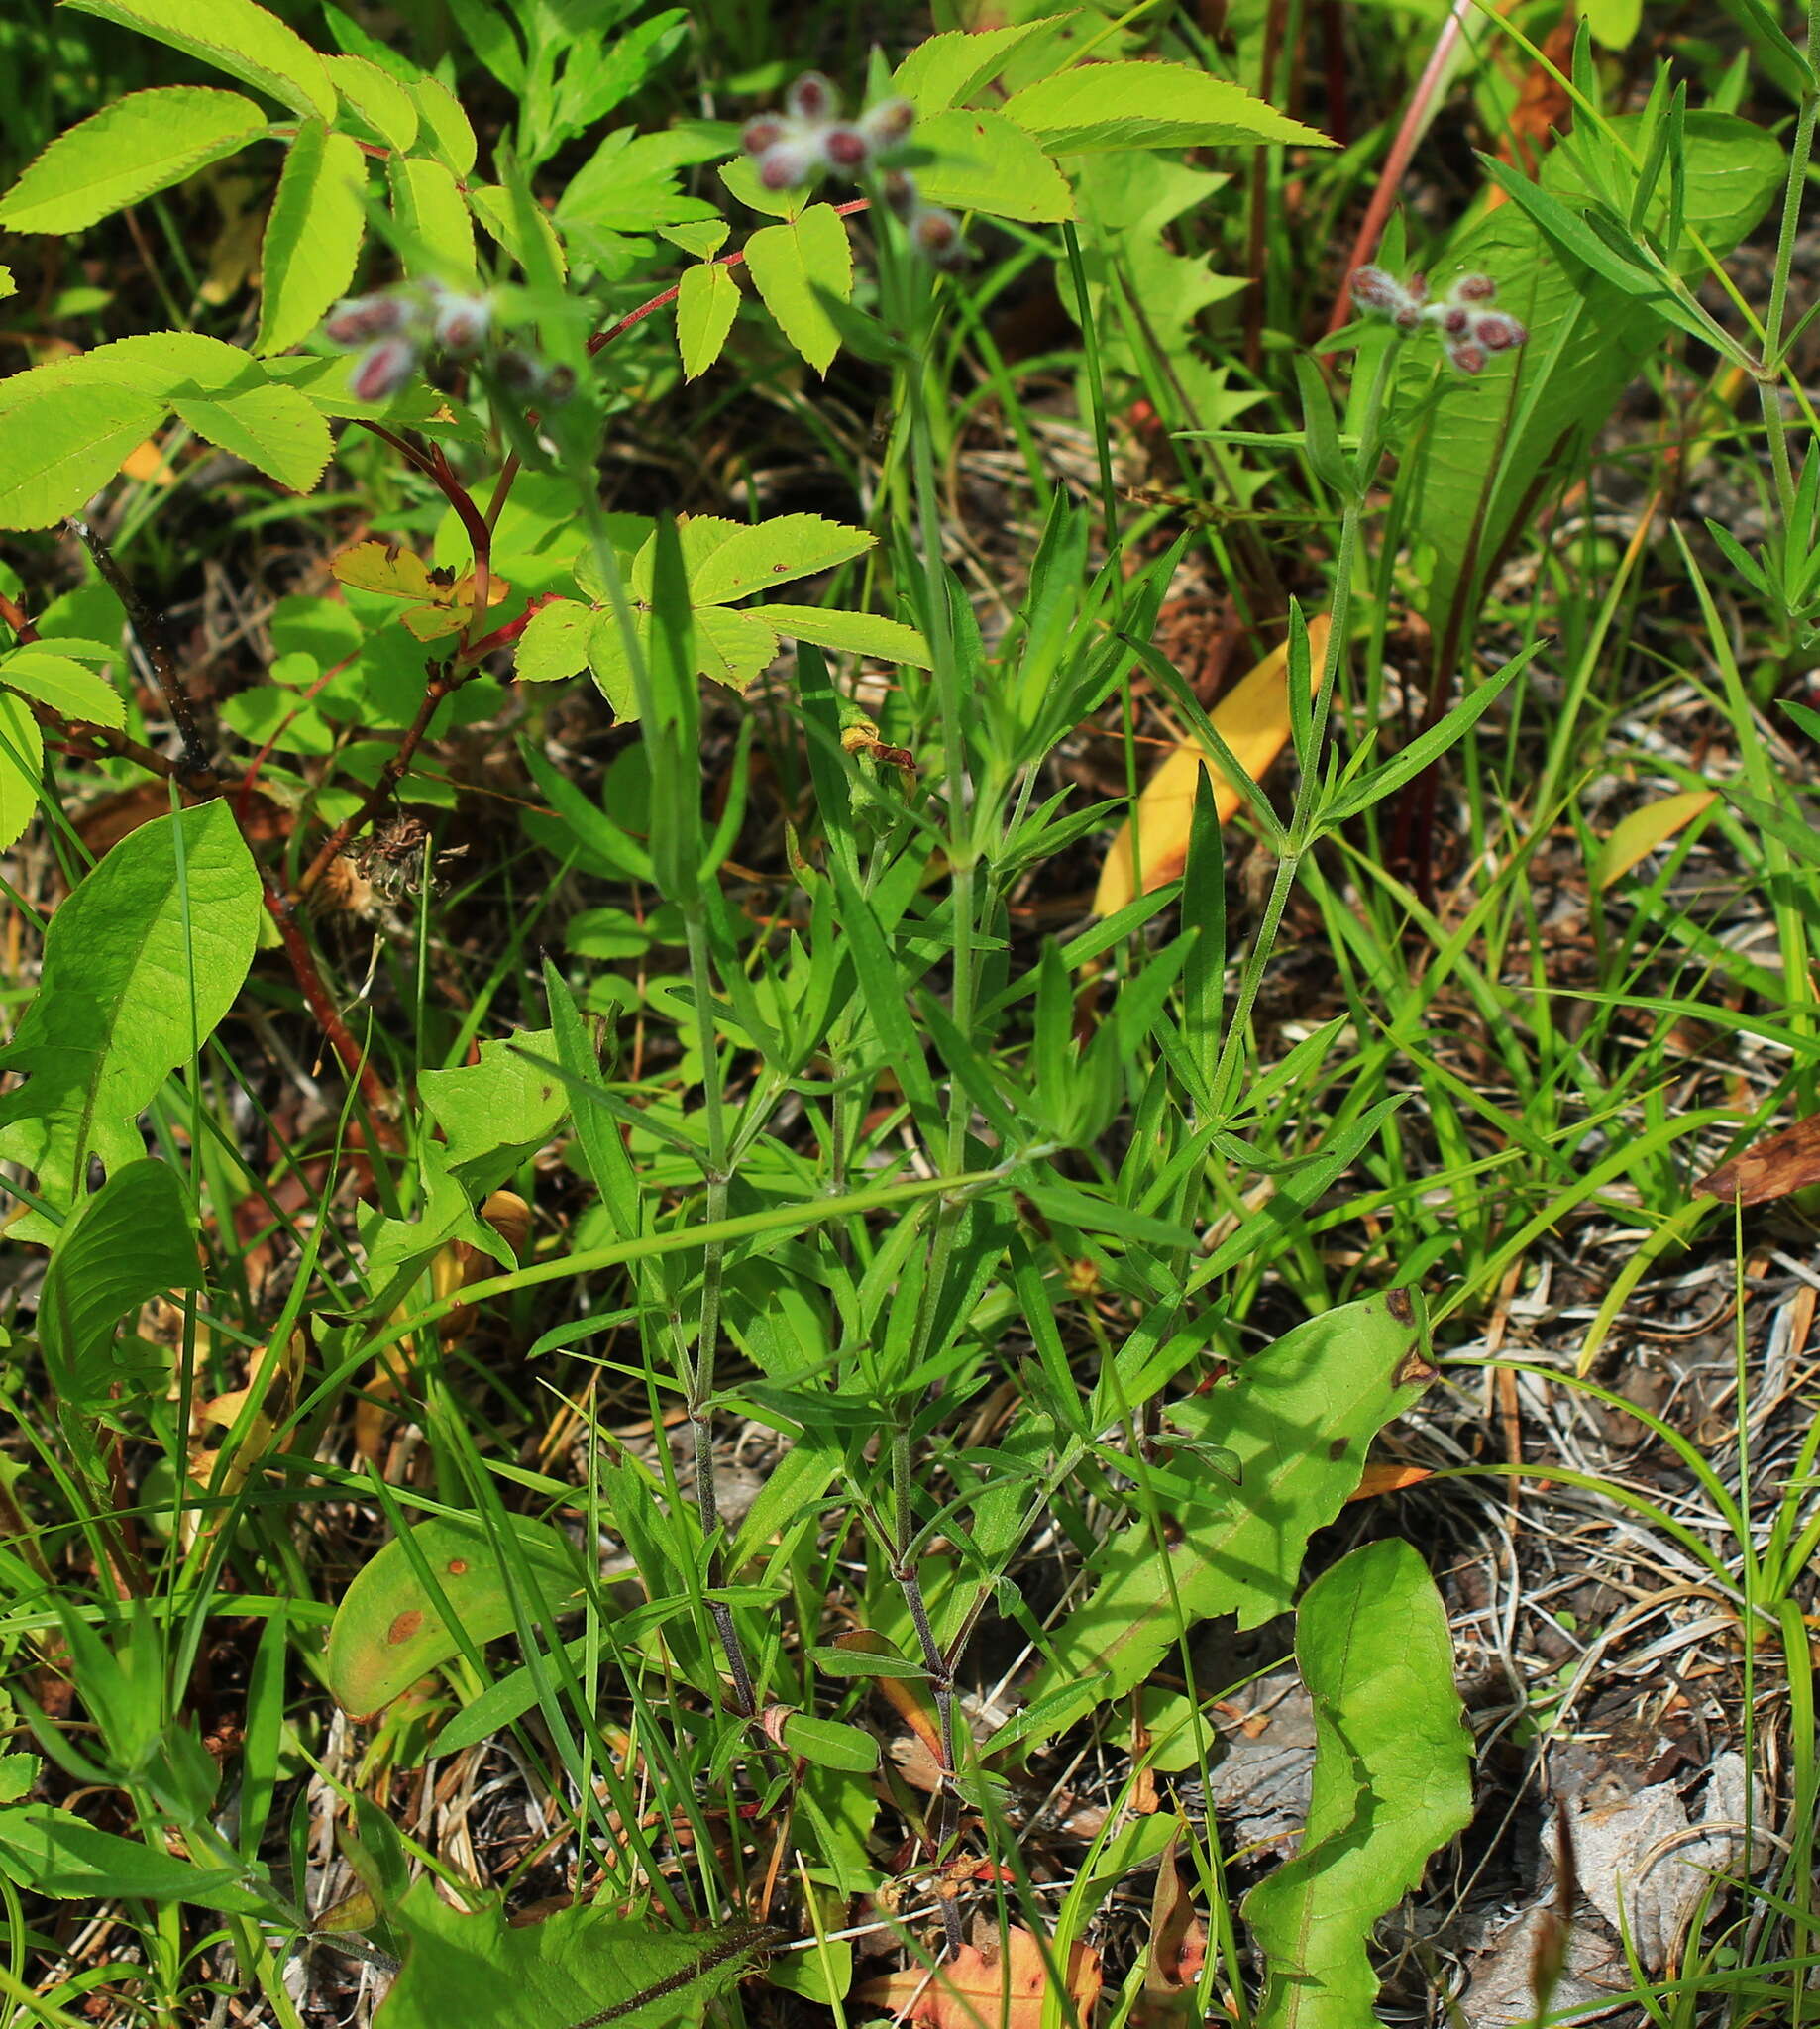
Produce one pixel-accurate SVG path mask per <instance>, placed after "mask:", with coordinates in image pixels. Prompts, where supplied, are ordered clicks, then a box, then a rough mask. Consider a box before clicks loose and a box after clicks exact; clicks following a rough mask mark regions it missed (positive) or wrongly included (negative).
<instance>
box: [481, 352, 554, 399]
mask: <svg viewBox="0 0 1820 2029" xmlns="http://www.w3.org/2000/svg"><path fill="white" fill-rule="evenodd" d="M493 372H494V373H495V374H497V375H498V376H499V384H500V386H501V387H503V388H505V389H506V391H507V392H508V393H511V394H523V395H532V394H535V393H536V392H537V391H538V389H539V387H540V386H542V384H543V377H544V375H543V369H542V368H541V367H540V366H539V365H538V364H537V362H536V361H535V360H534V359H532V357H531V356H530V354H529V353H522V352H520V351H519V350H518V349H517V348H516V347H515V346H512V347H508V348H507V349H506V351H504V352H502V353H501V354H500V355H499V357H498V358H497V359H496V360H494V362H493Z"/></svg>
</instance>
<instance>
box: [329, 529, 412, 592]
mask: <svg viewBox="0 0 1820 2029" xmlns="http://www.w3.org/2000/svg"><path fill="white" fill-rule="evenodd" d="M329 568H330V569H331V570H332V571H333V572H334V573H335V575H336V577H337V578H339V579H340V580H341V582H342V584H344V585H351V586H353V587H354V588H355V590H356V591H382V592H384V593H386V594H387V595H388V596H389V597H392V598H428V599H434V598H435V597H436V595H437V587H434V586H433V585H432V584H431V583H430V567H429V566H428V565H427V564H426V563H425V562H424V561H423V559H422V558H421V557H420V556H418V555H417V554H416V552H415V551H413V550H407V549H405V548H404V547H403V546H402V545H401V544H398V543H383V542H379V541H377V540H375V541H373V542H365V543H356V544H355V545H354V546H353V548H352V549H346V550H343V551H342V553H341V554H340V556H338V557H337V558H336V559H335V560H334V562H333V563H332V564H331V565H330V567H329Z"/></svg>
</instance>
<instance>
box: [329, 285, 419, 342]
mask: <svg viewBox="0 0 1820 2029" xmlns="http://www.w3.org/2000/svg"><path fill="white" fill-rule="evenodd" d="M409 321H410V309H409V306H408V305H407V304H406V303H405V301H404V299H403V298H402V297H401V296H397V295H392V294H385V295H374V296H354V297H351V298H350V299H349V300H348V301H347V302H345V303H341V304H338V305H337V307H336V308H335V310H334V311H333V312H332V313H331V314H330V315H329V316H327V317H325V318H324V319H323V323H322V335H323V337H324V338H326V339H327V340H328V341H329V343H330V344H331V345H345V346H349V347H354V346H362V345H367V344H370V343H371V342H372V341H373V340H374V339H375V338H388V337H390V336H391V335H392V334H393V333H394V332H398V331H402V330H403V328H404V326H405V325H406V324H407V323H408V322H409Z"/></svg>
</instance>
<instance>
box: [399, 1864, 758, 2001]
mask: <svg viewBox="0 0 1820 2029" xmlns="http://www.w3.org/2000/svg"><path fill="white" fill-rule="evenodd" d="M473 1899H475V1900H477V1901H478V1902H479V1903H480V1905H481V1906H480V1908H479V1911H478V1913H476V1914H474V1915H472V1916H465V1915H463V1914H462V1912H461V1911H460V1910H458V1909H452V1908H451V1907H450V1906H449V1904H448V1903H447V1902H446V1901H444V1900H443V1898H442V1896H441V1895H439V1894H438V1893H437V1890H436V1884H435V1883H434V1882H433V1881H431V1880H429V1879H427V1878H426V1879H423V1880H419V1881H416V1882H414V1883H413V1884H412V1886H411V1889H410V1892H409V1893H408V1894H407V1895H406V1896H405V1898H404V1900H403V1902H402V1903H401V1904H400V1905H399V1906H398V1907H397V1908H395V1909H393V1910H392V1911H391V1912H390V1920H391V1922H392V1924H393V1925H394V1926H395V1928H396V1929H397V1930H398V1931H399V1932H400V1934H401V1935H402V1936H403V1937H404V1938H405V1939H406V1940H407V1946H406V1951H405V1959H404V1970H403V1971H402V1972H401V1973H400V1974H399V1975H398V1977H397V1979H396V1980H395V1981H394V1982H393V1984H392V1987H391V1990H390V1992H388V1993H387V1994H386V1996H385V1998H384V2000H382V2001H381V2002H380V2003H379V2006H378V2009H377V2011H376V2013H375V2016H374V2029H450V2025H451V2024H452V2023H463V2022H475V2023H481V2022H483V2023H485V2024H486V2029H564V2025H567V2024H569V2023H572V2022H582V2021H586V2020H587V2019H589V2017H591V2016H595V2015H599V2014H600V2013H602V2012H603V2011H605V2012H608V2013H609V2014H610V2015H611V2017H612V2019H613V2021H614V2022H615V2024H623V2025H624V2029H685V2025H693V2024H696V2023H698V2022H700V2020H701V2019H702V2016H703V2015H704V2014H705V2013H706V2010H707V2004H708V2002H709V2001H710V2000H711V1999H712V1998H713V1996H714V1995H715V1994H716V1993H717V1992H718V1991H719V1990H720V1989H721V1988H723V1987H724V1986H726V1985H728V1984H730V1983H731V1981H732V1980H733V1979H734V1978H735V1977H736V1976H738V1975H739V1974H740V1973H741V1972H742V1971H743V1970H744V1966H745V1962H746V1960H747V1959H749V1958H750V1957H751V1955H752V1953H753V1952H754V1951H755V1950H756V1949H757V1948H758V1947H759V1946H761V1945H762V1944H763V1943H764V1942H765V1940H766V1939H767V1938H768V1937H769V1936H771V1935H772V1933H770V1932H768V1931H765V1930H762V1929H759V1928H757V1927H756V1926H754V1925H750V1924H732V1925H729V1926H727V1927H725V1928H723V1929H720V1930H701V1931H668V1930H660V1929H658V1928H656V1927H655V1926H654V1925H651V1924H647V1923H633V1922H628V1921H625V1920H623V1919H621V1918H618V1917H615V1916H614V1915H613V1914H612V1912H611V1908H610V1905H609V1904H608V1902H606V1901H605V1900H602V1901H600V1902H594V1903H586V1902H578V1903H573V1904H571V1905H570V1906H569V1907H568V1908H566V1909H558V1910H557V1911H555V1913H554V1914H552V1915H550V1916H548V1917H546V1918H545V1919H544V1921H543V1922H541V1923H528V1924H508V1923H507V1921H506V1918H505V1908H504V1903H503V1900H502V1898H500V1897H498V1896H484V1897H482V1896H480V1895H478V1894H476V1895H475V1896H474V1897H473ZM644 1995H648V1996H649V1999H646V2000H641V1996H644Z"/></svg>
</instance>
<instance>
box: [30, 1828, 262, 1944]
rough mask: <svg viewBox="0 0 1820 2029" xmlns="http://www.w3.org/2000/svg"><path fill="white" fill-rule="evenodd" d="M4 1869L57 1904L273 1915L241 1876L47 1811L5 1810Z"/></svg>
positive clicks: (260, 1896)
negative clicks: (185, 1906) (137, 1904)
mask: <svg viewBox="0 0 1820 2029" xmlns="http://www.w3.org/2000/svg"><path fill="white" fill-rule="evenodd" d="M0 1869H4V1871H5V1872H6V1873H7V1874H8V1876H9V1877H10V1878H11V1879H13V1880H15V1881H17V1882H18V1883H19V1884H20V1886H21V1887H25V1888H31V1889H34V1890H35V1891H36V1892H37V1893H38V1894H40V1895H51V1896H54V1897H55V1898H56V1899H57V1900H59V1901H66V1902H67V1901H75V1902H88V1903H100V1902H107V1901H111V1900H113V1898H114V1897H115V1896H126V1897H128V1898H129V1899H132V1900H136V1901H145V1902H193V1903H195V1904H196V1905H197V1906H198V1907H199V1908H202V1909H219V1910H225V1911H227V1912H228V1913H229V1914H231V1915H239V1916H267V1917H270V1916H273V1915H275V1914H276V1911H275V1909H274V1906H273V1903H272V1900H271V1898H270V1897H269V1896H266V1895H262V1894H260V1893H258V1892H257V1890H255V1889H253V1888H250V1887H243V1886H241V1885H240V1880H241V1878H242V1876H241V1875H240V1873H239V1870H238V1869H233V1868H200V1867H197V1866H195V1865H194V1864H193V1863H192V1862H190V1861H187V1860H179V1859H178V1858H177V1857H176V1855H175V1854H172V1853H160V1852H158V1851H157V1850H156V1849H155V1848H153V1847H150V1846H147V1845H146V1844H144V1843H143V1841H141V1840H138V1839H122V1838H121V1837H119V1835H118V1834H116V1833H113V1832H103V1831H102V1830H101V1829H100V1828H99V1827H98V1826H95V1825H91V1824H89V1822H88V1821H87V1819H85V1818H79V1817H77V1816H76V1814H75V1813H74V1812H73V1811H65V1810H58V1809H57V1808H56V1807H55V1806H54V1805H53V1804H48V1803H28V1804H18V1805H15V1806H12V1807H10V1808H8V1809H4V1810H0Z"/></svg>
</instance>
